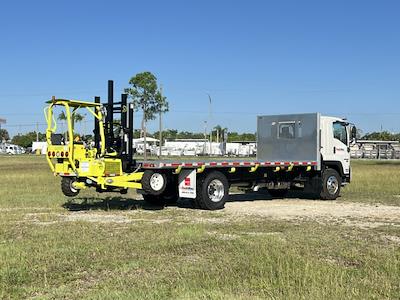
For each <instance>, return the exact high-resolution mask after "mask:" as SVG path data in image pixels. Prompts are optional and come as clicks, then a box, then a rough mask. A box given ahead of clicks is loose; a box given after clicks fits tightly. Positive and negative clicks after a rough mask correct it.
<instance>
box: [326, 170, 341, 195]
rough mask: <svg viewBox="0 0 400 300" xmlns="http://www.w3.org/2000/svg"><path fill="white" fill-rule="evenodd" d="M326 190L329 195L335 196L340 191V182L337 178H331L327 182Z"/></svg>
mask: <svg viewBox="0 0 400 300" xmlns="http://www.w3.org/2000/svg"><path fill="white" fill-rule="evenodd" d="M326 188H327V190H328V192H329V194H331V195H334V194H336V192H337V191H338V189H339V181H338V180H337V178H336V176H333V175H332V176H329V177H328V180H327V181H326Z"/></svg>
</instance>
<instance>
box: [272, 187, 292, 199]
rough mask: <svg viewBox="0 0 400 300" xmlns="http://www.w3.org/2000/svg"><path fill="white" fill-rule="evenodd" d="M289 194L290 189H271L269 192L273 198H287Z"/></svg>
mask: <svg viewBox="0 0 400 300" xmlns="http://www.w3.org/2000/svg"><path fill="white" fill-rule="evenodd" d="M288 192H289V190H288V189H269V190H268V193H269V194H270V195H271V196H272V198H285V197H286V195H287V193H288Z"/></svg>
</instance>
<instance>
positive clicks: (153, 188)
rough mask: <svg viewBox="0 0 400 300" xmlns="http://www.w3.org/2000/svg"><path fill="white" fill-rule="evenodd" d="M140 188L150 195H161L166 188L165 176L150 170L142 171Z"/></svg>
mask: <svg viewBox="0 0 400 300" xmlns="http://www.w3.org/2000/svg"><path fill="white" fill-rule="evenodd" d="M141 182H142V188H143V190H144V191H145V192H146V193H147V194H150V195H157V196H158V195H161V194H162V193H163V192H164V191H165V188H166V187H167V176H166V175H165V174H163V173H158V172H154V171H152V170H146V171H144V174H143V177H142V181H141Z"/></svg>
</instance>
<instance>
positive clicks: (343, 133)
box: [333, 122, 347, 145]
mask: <svg viewBox="0 0 400 300" xmlns="http://www.w3.org/2000/svg"><path fill="white" fill-rule="evenodd" d="M333 137H334V138H335V139H337V140H339V141H341V142H342V143H343V144H345V145H347V130H346V126H345V125H344V124H343V123H341V122H334V123H333Z"/></svg>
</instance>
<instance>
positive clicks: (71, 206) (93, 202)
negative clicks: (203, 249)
mask: <svg viewBox="0 0 400 300" xmlns="http://www.w3.org/2000/svg"><path fill="white" fill-rule="evenodd" d="M279 199H310V200H314V199H315V197H313V195H309V194H306V193H304V192H300V191H290V192H289V193H288V194H287V195H286V196H285V197H284V198H277V197H272V196H271V195H269V194H268V193H256V192H250V193H240V194H239V193H238V194H231V195H229V199H228V200H227V202H248V201H271V200H279ZM166 206H168V207H179V208H186V209H197V208H196V207H195V206H194V204H193V201H191V200H190V199H183V198H179V199H178V201H177V202H176V203H174V204H168V205H166ZM166 206H162V205H155V204H150V203H147V202H146V201H144V200H142V199H132V198H127V197H122V196H115V197H106V198H90V197H78V198H74V199H72V200H71V201H67V202H65V203H64V204H62V207H63V208H65V209H68V210H69V211H83V210H104V211H108V210H136V209H143V210H162V209H164V208H165V207H166Z"/></svg>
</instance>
